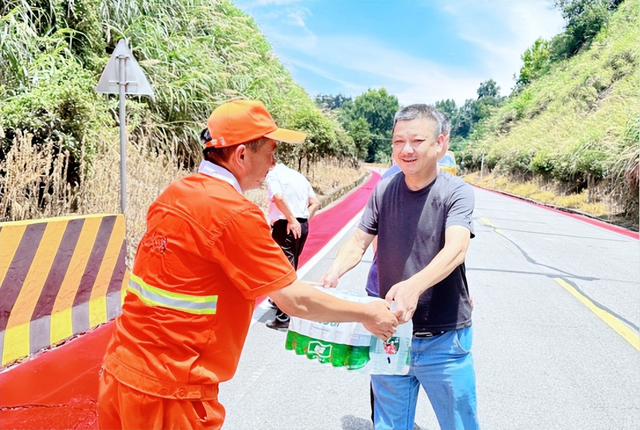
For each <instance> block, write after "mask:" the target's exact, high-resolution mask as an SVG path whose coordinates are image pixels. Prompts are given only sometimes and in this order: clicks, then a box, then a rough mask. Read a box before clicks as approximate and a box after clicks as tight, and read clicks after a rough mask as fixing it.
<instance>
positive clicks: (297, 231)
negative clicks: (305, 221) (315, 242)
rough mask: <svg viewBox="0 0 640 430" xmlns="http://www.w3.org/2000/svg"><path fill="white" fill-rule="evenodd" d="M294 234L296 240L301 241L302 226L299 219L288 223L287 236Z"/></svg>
mask: <svg viewBox="0 0 640 430" xmlns="http://www.w3.org/2000/svg"><path fill="white" fill-rule="evenodd" d="M290 233H292V234H293V238H294V239H299V238H300V236H302V226H301V225H300V222H299V221H298V220H297V219H295V218H294V219H293V221H287V234H290Z"/></svg>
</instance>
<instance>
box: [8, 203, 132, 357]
mask: <svg viewBox="0 0 640 430" xmlns="http://www.w3.org/2000/svg"><path fill="white" fill-rule="evenodd" d="M125 255H126V242H125V222H124V216H123V215H85V216H70V217H60V218H49V219H43V220H35V221H17V222H6V223H0V356H1V357H2V363H1V365H2V366H5V365H6V364H8V363H11V362H13V361H15V360H18V359H21V358H24V357H28V356H29V355H31V354H34V353H36V352H38V351H40V350H41V349H43V348H46V347H48V346H50V345H55V344H57V343H59V342H60V341H62V340H64V339H67V338H69V337H71V336H73V335H75V334H78V333H83V332H86V331H87V330H89V329H90V328H92V327H95V326H97V325H99V324H101V323H104V322H106V321H108V320H109V319H111V318H114V317H115V316H117V315H118V314H119V313H120V311H121V306H122V297H123V292H124V283H125V282H126V280H128V277H129V273H128V269H127V267H126V264H125Z"/></svg>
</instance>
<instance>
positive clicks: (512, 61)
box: [443, 0, 564, 94]
mask: <svg viewBox="0 0 640 430" xmlns="http://www.w3.org/2000/svg"><path fill="white" fill-rule="evenodd" d="M443 10H444V11H446V12H448V13H449V14H450V15H451V17H452V19H453V22H454V25H455V26H456V28H457V29H458V30H457V33H458V37H459V38H460V39H462V40H466V41H468V42H470V43H472V44H474V45H475V46H476V47H477V48H479V50H480V56H481V57H482V58H483V59H484V60H483V63H484V67H485V71H486V74H487V76H490V77H491V78H493V79H494V80H495V81H496V82H497V83H498V84H499V85H500V86H501V88H502V93H503V94H508V93H509V90H510V88H511V87H512V86H513V85H514V80H513V75H514V74H516V73H518V72H519V70H520V67H522V60H521V59H520V56H521V55H522V54H523V53H524V51H525V50H526V49H527V48H528V47H530V46H531V45H532V44H533V42H535V40H536V39H538V38H539V37H542V38H544V39H551V38H552V37H553V36H555V35H556V34H558V33H559V32H561V31H562V29H563V25H564V21H563V20H562V17H561V15H560V13H559V12H558V11H557V10H554V9H553V4H552V2H551V1H550V0H545V1H509V2H506V1H499V2H495V1H456V2H447V3H446V4H445V6H444V7H443Z"/></svg>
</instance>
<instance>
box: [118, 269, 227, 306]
mask: <svg viewBox="0 0 640 430" xmlns="http://www.w3.org/2000/svg"><path fill="white" fill-rule="evenodd" d="M127 290H128V291H131V292H132V293H133V294H135V295H136V296H138V298H140V300H142V301H143V302H145V303H146V304H148V305H150V306H162V307H165V308H170V309H177V310H179V311H183V312H189V313H191V314H198V315H202V314H215V313H216V306H217V304H218V296H192V295H189V294H179V293H172V292H170V291H166V290H163V289H160V288H157V287H153V286H151V285H149V284H147V283H145V282H144V281H143V280H142V279H141V278H140V277H138V276H136V275H134V274H131V275H130V277H129V285H128V287H127Z"/></svg>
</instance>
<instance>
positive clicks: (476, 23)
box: [235, 0, 564, 106]
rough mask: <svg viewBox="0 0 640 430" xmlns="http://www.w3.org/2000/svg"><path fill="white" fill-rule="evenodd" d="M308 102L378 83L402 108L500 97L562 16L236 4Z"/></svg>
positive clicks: (269, 1)
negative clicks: (487, 92)
mask: <svg viewBox="0 0 640 430" xmlns="http://www.w3.org/2000/svg"><path fill="white" fill-rule="evenodd" d="M235 4H236V6H237V7H238V8H239V9H241V10H242V11H244V12H245V13H247V14H249V15H251V16H252V17H253V18H254V20H255V21H256V23H257V24H258V27H259V28H260V30H261V31H262V32H263V33H264V34H265V36H266V37H267V40H268V41H269V42H270V43H271V45H272V47H273V49H274V51H275V53H276V55H277V56H278V58H279V59H280V61H281V62H282V64H283V65H284V66H285V67H286V68H287V70H288V71H289V73H291V75H292V77H293V79H294V80H295V81H296V82H297V83H298V84H299V85H300V86H302V87H303V88H304V89H305V90H306V91H307V93H308V94H309V95H310V96H311V97H312V98H313V97H315V96H316V95H317V94H331V95H337V94H339V93H340V94H344V95H346V96H351V97H353V98H355V97H356V96H358V95H360V94H362V93H364V92H366V91H367V90H368V89H379V88H386V89H387V91H388V92H389V93H390V94H393V95H395V96H397V97H398V101H399V102H400V104H401V105H405V106H406V105H409V104H412V103H428V104H433V103H435V102H436V101H438V100H445V99H453V100H455V101H456V104H458V105H461V104H463V103H464V101H465V100H467V99H475V98H477V93H476V91H477V89H478V87H479V85H480V83H482V82H485V81H487V80H489V79H493V80H494V81H496V82H497V83H498V85H499V86H500V88H501V94H502V95H508V94H509V93H510V92H511V89H512V88H513V86H514V85H515V80H514V77H513V76H514V74H517V73H518V72H519V70H520V68H521V67H522V59H521V56H522V54H523V53H524V51H525V50H526V49H527V48H528V47H530V46H531V45H532V44H533V42H534V41H535V40H536V39H537V38H539V37H542V38H544V39H551V38H552V37H553V36H555V35H556V34H558V33H560V32H561V31H562V30H563V25H564V21H563V19H562V17H561V15H560V13H559V12H558V11H557V10H556V9H554V7H553V0H235Z"/></svg>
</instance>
